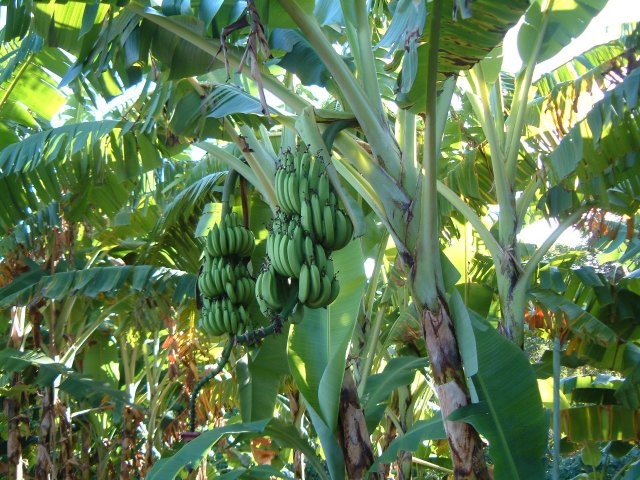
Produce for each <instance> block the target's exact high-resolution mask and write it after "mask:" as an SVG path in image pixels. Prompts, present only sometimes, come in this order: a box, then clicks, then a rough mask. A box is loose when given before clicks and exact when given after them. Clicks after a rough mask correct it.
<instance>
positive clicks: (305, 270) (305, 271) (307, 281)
mask: <svg viewBox="0 0 640 480" xmlns="http://www.w3.org/2000/svg"><path fill="white" fill-rule="evenodd" d="M310 289H311V278H310V272H309V266H308V265H307V264H306V263H303V264H302V267H301V268H300V279H299V280H298V300H299V301H300V303H306V301H307V299H308V298H309V291H310Z"/></svg>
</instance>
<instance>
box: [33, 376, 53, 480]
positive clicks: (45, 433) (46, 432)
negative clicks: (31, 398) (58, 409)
mask: <svg viewBox="0 0 640 480" xmlns="http://www.w3.org/2000/svg"><path fill="white" fill-rule="evenodd" d="M52 405H53V389H52V388H51V387H46V388H45V389H44V390H43V392H42V416H41V417H40V432H39V435H38V453H37V459H38V460H37V462H38V463H37V465H36V478H38V479H39V480H40V479H42V480H47V479H49V478H51V466H52V465H51V456H50V455H49V452H50V447H51V433H52V430H53V425H54V416H53V406H52Z"/></svg>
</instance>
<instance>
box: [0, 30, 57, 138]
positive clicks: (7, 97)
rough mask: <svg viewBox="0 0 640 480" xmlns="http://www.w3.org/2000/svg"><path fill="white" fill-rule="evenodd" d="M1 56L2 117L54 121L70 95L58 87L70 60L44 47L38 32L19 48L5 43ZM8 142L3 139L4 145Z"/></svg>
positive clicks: (32, 123) (30, 123)
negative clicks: (54, 117) (59, 78)
mask: <svg viewBox="0 0 640 480" xmlns="http://www.w3.org/2000/svg"><path fill="white" fill-rule="evenodd" d="M0 57H2V63H1V65H2V75H1V76H0V82H1V83H0V99H1V100H0V118H2V119H3V123H5V124H9V125H11V124H13V123H15V124H21V125H24V126H27V127H31V128H34V127H37V126H38V124H39V122H42V121H50V120H51V119H52V118H53V116H54V115H55V114H56V113H57V112H58V110H59V109H60V107H62V105H63V104H64V102H65V99H66V95H65V94H64V93H63V92H62V91H60V89H58V88H57V83H58V82H57V77H59V76H61V75H63V74H64V73H65V71H66V69H67V68H68V66H69V60H68V59H67V58H66V57H65V55H64V54H63V53H62V52H60V51H58V50H55V49H53V48H47V49H44V50H42V40H41V39H40V38H39V37H37V36H35V35H30V36H28V37H26V38H25V39H24V40H23V41H22V42H20V44H19V46H18V47H17V48H13V49H11V45H9V44H4V45H2V47H1V48H0ZM1 140H2V139H1V138H0V141H1ZM7 140H8V138H7ZM8 143H9V142H6V141H3V142H2V143H0V148H1V147H4V146H6V145H7V144H8Z"/></svg>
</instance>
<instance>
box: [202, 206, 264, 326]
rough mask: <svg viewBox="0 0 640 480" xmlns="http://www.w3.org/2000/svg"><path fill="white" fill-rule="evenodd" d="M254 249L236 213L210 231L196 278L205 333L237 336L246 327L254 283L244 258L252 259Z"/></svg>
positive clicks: (249, 235)
mask: <svg viewBox="0 0 640 480" xmlns="http://www.w3.org/2000/svg"><path fill="white" fill-rule="evenodd" d="M254 247H255V238H254V235H253V233H252V232H251V231H250V230H248V229H247V228H245V227H244V226H243V225H242V224H241V222H240V219H239V217H238V215H237V214H236V213H235V212H231V213H229V214H228V215H226V216H225V217H224V218H223V220H222V222H221V223H220V225H218V224H215V225H214V226H213V228H212V229H211V230H210V231H209V234H208V235H207V238H206V242H205V255H204V263H203V266H202V269H201V272H200V275H199V277H198V288H199V290H200V293H201V295H202V297H203V302H202V303H203V308H202V320H201V325H202V328H203V329H204V331H205V332H206V333H208V334H210V335H213V336H218V335H223V334H225V333H228V334H230V335H236V334H238V333H240V332H241V331H243V330H244V328H245V326H247V325H248V323H249V317H248V315H247V311H246V309H245V307H247V306H248V305H249V304H250V303H251V302H252V301H253V298H254V296H255V282H254V281H253V279H252V278H251V275H250V274H249V270H248V269H247V264H246V262H245V261H244V260H243V259H244V258H246V257H250V256H251V254H252V253H253V249H254Z"/></svg>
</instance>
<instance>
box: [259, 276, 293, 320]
mask: <svg viewBox="0 0 640 480" xmlns="http://www.w3.org/2000/svg"><path fill="white" fill-rule="evenodd" d="M288 290H289V284H288V283H287V279H286V278H285V277H283V276H282V275H278V274H277V273H276V271H275V269H274V268H273V265H267V266H266V267H265V268H264V269H263V270H262V271H261V272H260V273H259V274H258V278H256V292H258V294H257V295H256V299H257V300H258V306H259V307H260V311H261V312H262V314H263V315H264V316H265V317H269V316H271V314H272V313H273V312H280V311H281V310H282V308H283V307H284V304H285V302H286V300H287V292H288Z"/></svg>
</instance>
